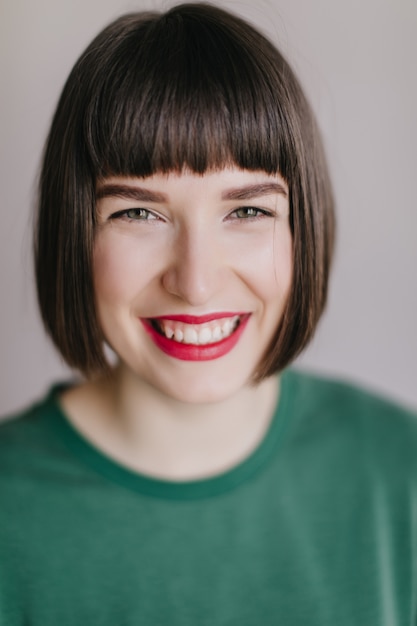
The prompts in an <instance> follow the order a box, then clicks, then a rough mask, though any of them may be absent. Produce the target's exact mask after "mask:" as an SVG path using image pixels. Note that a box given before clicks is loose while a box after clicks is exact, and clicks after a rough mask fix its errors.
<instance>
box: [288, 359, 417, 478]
mask: <svg viewBox="0 0 417 626" xmlns="http://www.w3.org/2000/svg"><path fill="white" fill-rule="evenodd" d="M286 377H287V386H288V389H289V395H290V396H291V406H292V413H293V419H294V421H295V426H296V427H295V432H296V433H297V434H296V436H297V437H298V438H302V439H303V441H309V442H312V443H313V442H314V444H315V445H316V446H320V449H325V448H326V446H327V448H328V449H329V450H332V451H333V452H335V453H336V454H339V455H340V457H341V458H342V457H343V458H345V459H347V458H350V459H351V464H352V466H353V465H354V464H355V463H359V464H360V463H362V462H364V463H366V464H367V465H372V466H373V467H374V468H376V467H377V468H379V470H380V471H381V472H383V473H384V474H385V473H386V474H390V475H391V476H392V477H393V476H394V475H399V474H402V478H405V477H406V476H408V477H412V476H414V479H415V482H416V484H417V413H416V412H415V411H413V410H412V409H409V408H405V407H402V406H400V405H398V404H397V403H395V402H393V401H391V400H389V399H387V398H384V397H381V396H380V395H378V394H375V393H373V392H370V391H368V390H366V389H364V388H362V387H361V386H358V385H353V384H351V383H348V382H344V381H340V380H334V379H329V378H324V377H320V376H316V375H313V374H310V373H306V372H300V371H297V370H290V371H288V372H287V373H286Z"/></svg>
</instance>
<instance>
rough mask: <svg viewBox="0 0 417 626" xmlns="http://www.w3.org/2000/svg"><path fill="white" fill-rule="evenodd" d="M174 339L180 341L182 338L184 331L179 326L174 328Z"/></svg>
mask: <svg viewBox="0 0 417 626" xmlns="http://www.w3.org/2000/svg"><path fill="white" fill-rule="evenodd" d="M174 337H175V341H182V340H183V339H184V333H183V332H182V330H181V329H180V328H176V329H175V332H174Z"/></svg>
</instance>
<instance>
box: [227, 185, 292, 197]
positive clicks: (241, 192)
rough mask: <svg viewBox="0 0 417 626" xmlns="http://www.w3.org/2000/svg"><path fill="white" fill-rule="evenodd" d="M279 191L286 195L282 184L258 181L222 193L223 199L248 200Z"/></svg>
mask: <svg viewBox="0 0 417 626" xmlns="http://www.w3.org/2000/svg"><path fill="white" fill-rule="evenodd" d="M274 193H279V194H281V195H283V196H285V197H287V195H288V194H287V191H286V189H285V187H284V185H281V184H280V183H270V182H268V183H258V184H257V185H245V186H244V187H236V189H229V190H228V191H225V192H224V193H223V194H222V199H223V200H250V199H251V198H256V197H257V196H267V195H270V194H274Z"/></svg>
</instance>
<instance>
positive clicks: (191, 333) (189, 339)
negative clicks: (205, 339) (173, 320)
mask: <svg viewBox="0 0 417 626" xmlns="http://www.w3.org/2000/svg"><path fill="white" fill-rule="evenodd" d="M184 343H193V344H198V333H197V331H196V330H194V328H191V327H189V326H188V327H187V328H186V329H185V330H184Z"/></svg>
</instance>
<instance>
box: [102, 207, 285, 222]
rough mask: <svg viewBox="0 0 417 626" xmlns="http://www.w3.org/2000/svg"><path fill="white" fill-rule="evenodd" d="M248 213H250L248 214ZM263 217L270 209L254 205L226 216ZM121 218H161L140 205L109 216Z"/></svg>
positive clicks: (152, 219) (139, 220)
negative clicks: (242, 213)
mask: <svg viewBox="0 0 417 626" xmlns="http://www.w3.org/2000/svg"><path fill="white" fill-rule="evenodd" d="M241 212H245V214H244V215H243V216H242V215H240V216H239V215H238V213H241ZM129 213H133V214H134V216H132V215H129ZM249 213H252V215H250V214H249ZM265 217H273V213H271V211H267V210H265V209H260V208H259V207H254V206H241V207H238V208H237V209H234V210H233V211H232V212H231V213H229V215H228V216H227V218H228V219H231V220H241V221H243V220H248V221H255V220H259V219H262V218H265ZM123 218H124V219H127V220H128V221H130V222H147V221H157V220H160V219H161V218H160V217H159V216H158V215H156V214H155V213H153V212H152V211H150V210H149V209H144V208H142V207H139V208H133V209H124V210H123V211H117V212H116V213H113V215H111V216H110V219H111V220H114V219H123Z"/></svg>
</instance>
